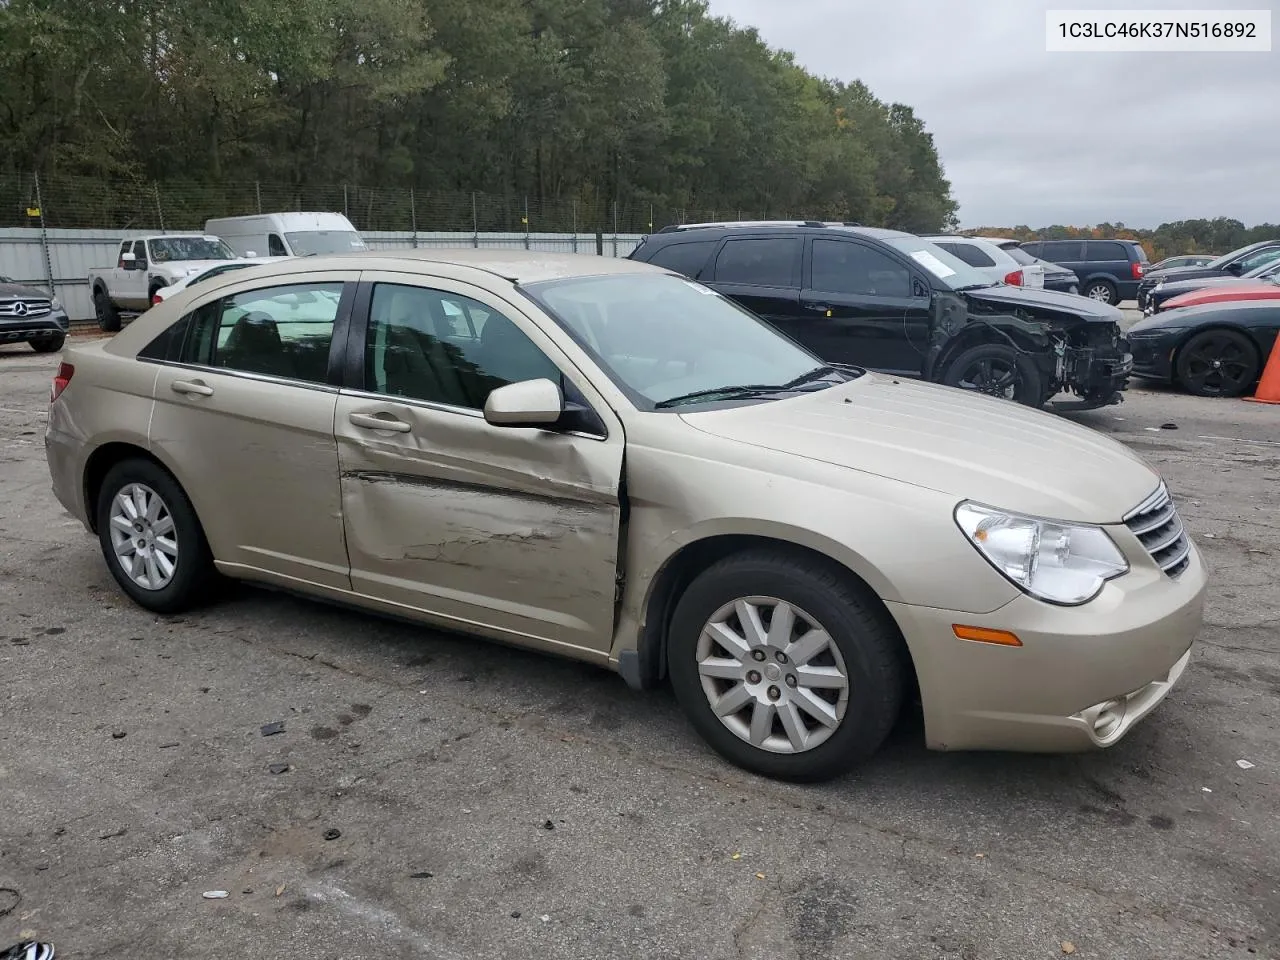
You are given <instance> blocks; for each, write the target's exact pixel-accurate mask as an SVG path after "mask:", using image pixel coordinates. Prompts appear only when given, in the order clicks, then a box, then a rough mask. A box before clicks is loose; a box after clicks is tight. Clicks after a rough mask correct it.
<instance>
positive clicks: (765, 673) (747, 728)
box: [667, 549, 905, 781]
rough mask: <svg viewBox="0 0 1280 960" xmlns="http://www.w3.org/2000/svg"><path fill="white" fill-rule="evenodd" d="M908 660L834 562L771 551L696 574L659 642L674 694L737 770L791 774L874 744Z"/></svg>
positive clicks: (818, 772)
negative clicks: (664, 646) (665, 638)
mask: <svg viewBox="0 0 1280 960" xmlns="http://www.w3.org/2000/svg"><path fill="white" fill-rule="evenodd" d="M738 611H745V613H744V615H745V619H743V618H742V616H740V615H739V612H738ZM752 611H755V612H754V613H753V612H752ZM744 624H745V625H744ZM815 631H816V632H815ZM824 634H825V636H824ZM725 644H729V646H726V645H725ZM757 655H758V657H759V659H757ZM904 661H905V650H904V648H903V646H902V642H901V639H900V638H899V636H898V634H897V631H896V629H895V628H894V627H893V624H892V621H891V620H889V618H888V615H887V614H886V613H885V612H884V611H883V609H881V608H879V605H878V603H877V602H876V600H875V598H874V596H872V595H868V593H867V591H866V590H865V588H860V587H859V585H857V584H856V583H854V582H853V581H851V580H850V578H849V577H848V576H847V575H842V572H841V571H840V570H839V569H838V568H834V567H833V566H832V565H831V564H828V563H824V562H822V561H820V560H818V559H815V558H811V557H808V556H803V555H797V554H794V553H791V552H788V551H785V550H779V549H759V550H751V551H748V552H744V553H741V554H737V555H735V556H730V557H727V558H725V559H723V560H721V561H719V562H718V563H716V564H714V565H712V566H711V567H709V568H708V569H707V570H705V571H704V572H703V573H702V574H700V575H699V576H698V577H697V579H695V580H694V581H693V583H691V584H690V585H689V587H688V588H687V589H686V590H685V592H684V594H683V596H681V598H680V601H679V603H678V604H677V605H676V609H675V613H674V615H673V616H672V619H671V625H670V631H669V635H668V642H667V670H668V675H669V676H670V678H671V684H672V687H673V688H674V690H675V694H676V698H677V699H678V701H679V703H680V706H681V708H682V709H683V710H684V712H685V714H686V715H687V716H688V718H689V721H690V722H691V723H692V724H693V726H694V727H695V728H696V729H697V731H698V732H699V733H700V734H701V735H702V737H703V738H704V739H705V740H706V741H707V743H708V744H709V745H710V746H711V747H712V748H713V749H714V750H715V751H716V752H717V753H719V754H720V755H721V756H722V757H724V758H725V759H726V760H728V761H729V762H730V763H733V764H735V765H737V766H739V767H742V768H743V769H746V770H750V771H753V772H755V773H759V774H763V775H764V776H768V777H776V778H778V779H783V780H795V781H818V780H827V779H830V778H832V777H835V776H838V775H840V774H842V773H845V772H846V771H848V770H849V769H851V768H852V767H854V766H855V765H856V764H858V763H859V762H860V761H862V760H864V759H866V758H867V757H869V756H871V755H872V754H873V753H875V752H876V750H877V749H878V748H879V747H880V745H881V744H882V743H883V742H884V739H885V737H886V736H888V734H889V732H890V730H891V729H892V728H893V725H894V722H895V721H896V720H897V718H898V714H899V710H900V708H901V705H902V698H903V687H904V675H905V663H904ZM841 682H843V687H842V688H841V686H840V684H841ZM739 703H740V705H737V706H735V705H736V704H739ZM713 704H714V706H713Z"/></svg>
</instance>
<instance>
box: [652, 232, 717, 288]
mask: <svg viewBox="0 0 1280 960" xmlns="http://www.w3.org/2000/svg"><path fill="white" fill-rule="evenodd" d="M717 242H718V241H716V240H691V241H689V242H688V243H669V244H667V245H666V246H665V247H660V248H659V249H658V252H657V253H655V254H654V255H653V257H652V258H650V260H649V262H650V263H652V264H654V265H655V266H658V267H666V268H667V269H668V270H674V271H675V272H676V273H682V274H684V275H685V276H686V277H689V278H690V279H693V280H697V279H698V274H699V273H700V272H701V271H702V268H703V267H705V266H706V265H707V260H708V259H710V257H711V251H712V250H714V249H715V246H716V243H717Z"/></svg>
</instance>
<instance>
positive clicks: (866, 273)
mask: <svg viewBox="0 0 1280 960" xmlns="http://www.w3.org/2000/svg"><path fill="white" fill-rule="evenodd" d="M630 257H631V259H633V260H641V261H644V262H646V263H652V264H655V265H657V266H662V267H666V268H668V269H669V270H672V271H673V272H676V273H680V274H683V275H685V276H687V277H690V278H691V279H694V280H697V281H699V282H701V283H703V284H705V285H706V286H708V287H710V288H712V289H713V290H716V291H718V292H719V293H721V294H723V295H725V296H727V297H729V298H730V299H732V300H734V301H736V302H737V303H739V304H741V305H742V306H744V307H746V308H747V309H749V310H751V311H752V312H753V313H755V314H757V315H758V316H760V317H762V318H763V319H764V320H766V321H768V322H769V323H770V324H772V325H773V326H775V327H777V328H778V329H779V330H781V331H782V332H783V333H785V334H787V335H789V336H790V337H791V338H792V339H794V340H796V341H797V342H799V343H801V344H803V345H804V346H806V347H808V348H809V349H810V350H812V351H813V352H814V353H816V354H817V355H818V356H820V357H821V358H822V359H824V360H826V361H827V362H828V363H846V364H853V365H856V366H860V367H866V368H869V369H872V370H879V371H883V372H887V373H897V374H903V375H906V376H912V377H921V378H924V379H926V380H932V381H935V382H938V383H945V384H948V385H950V386H958V387H962V388H964V389H970V390H980V391H983V392H985V393H990V394H993V395H996V396H1003V397H1007V398H1009V399H1013V400H1017V401H1018V402H1020V403H1025V404H1028V405H1030V406H1041V405H1043V404H1044V403H1045V402H1046V401H1047V400H1049V399H1050V398H1051V397H1053V396H1054V395H1055V394H1058V393H1060V392H1063V391H1067V392H1070V393H1074V394H1076V395H1077V396H1079V397H1081V398H1083V401H1084V403H1083V405H1084V406H1088V407H1098V406H1105V405H1107V404H1109V403H1116V402H1119V400H1121V399H1123V398H1122V395H1121V393H1120V391H1122V390H1123V389H1124V387H1125V385H1126V383H1127V380H1128V375H1129V371H1130V369H1131V366H1132V358H1131V357H1130V355H1129V353H1128V344H1127V343H1126V341H1125V339H1124V338H1123V337H1122V336H1121V333H1120V317H1121V314H1120V311H1119V310H1118V309H1116V308H1115V307H1112V306H1108V305H1107V304H1104V303H1099V302H1097V301H1091V300H1086V299H1085V298H1083V297H1077V296H1073V295H1071V294H1066V293H1056V292H1053V291H1048V290H1028V289H1025V288H1022V287H1015V286H1008V285H1006V284H1001V283H993V281H992V280H991V279H990V278H988V277H986V276H984V275H983V274H981V273H979V272H978V271H976V270H975V269H974V268H973V267H970V266H969V265H968V264H966V263H964V262H963V261H961V260H959V259H958V258H956V257H954V256H952V255H951V254H949V253H947V252H946V251H945V250H943V249H941V248H940V247H938V246H936V245H935V244H932V243H930V242H928V241H927V240H922V239H921V238H919V237H916V236H913V235H911V234H909V233H901V232H898V231H895V230H880V229H875V228H871V227H859V226H856V225H851V224H843V223H824V222H821V221H814V220H809V221H786V222H752V223H715V224H685V225H681V226H672V227H664V228H663V229H662V230H660V231H659V232H658V233H655V234H651V235H649V236H648V237H646V238H644V239H643V240H641V242H640V245H639V246H638V247H636V249H635V250H634V251H632V253H631V254H630Z"/></svg>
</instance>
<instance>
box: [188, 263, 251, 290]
mask: <svg viewBox="0 0 1280 960" xmlns="http://www.w3.org/2000/svg"><path fill="white" fill-rule="evenodd" d="M256 266H257V264H256V263H228V264H227V265H226V266H225V267H210V268H209V269H208V270H206V271H205V272H204V273H202V274H200V275H198V276H197V277H196V278H195V279H194V280H192V281H191V282H190V283H188V284H187V286H190V287H193V286H195V285H196V284H197V283H200V282H201V281H204V280H208V279H210V278H212V277H218V276H221V275H222V274H224V273H226V272H227V271H228V270H243V269H244V268H245V267H256Z"/></svg>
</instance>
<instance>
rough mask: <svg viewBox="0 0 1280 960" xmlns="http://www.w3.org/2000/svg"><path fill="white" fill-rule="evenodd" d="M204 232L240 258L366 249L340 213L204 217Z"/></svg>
mask: <svg viewBox="0 0 1280 960" xmlns="http://www.w3.org/2000/svg"><path fill="white" fill-rule="evenodd" d="M204 232H205V233H210V234H213V235H214V236H215V237H221V238H222V239H223V240H225V241H226V242H227V244H228V246H230V247H231V249H233V250H234V251H235V252H236V253H238V254H240V256H242V257H311V256H317V255H319V254H325V253H351V252H353V251H357V250H366V249H368V248H367V247H366V246H365V243H364V240H362V239H361V237H360V234H358V233H357V232H356V228H355V227H354V226H352V224H351V221H350V220H348V219H347V218H346V217H344V216H343V215H342V214H340V213H259V214H254V215H252V216H247V217H220V218H218V219H216V220H208V221H206V222H205V225H204Z"/></svg>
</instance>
